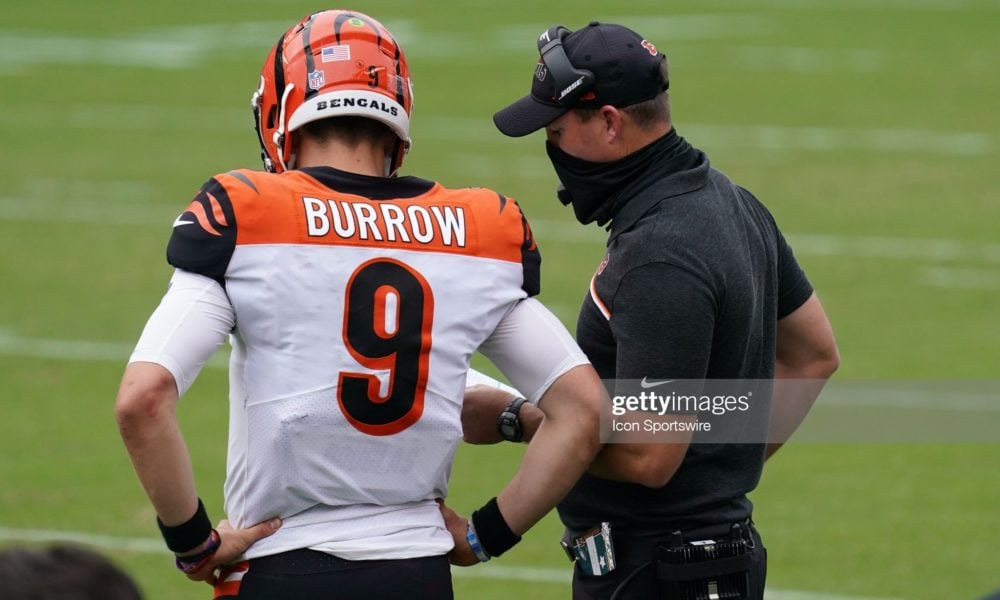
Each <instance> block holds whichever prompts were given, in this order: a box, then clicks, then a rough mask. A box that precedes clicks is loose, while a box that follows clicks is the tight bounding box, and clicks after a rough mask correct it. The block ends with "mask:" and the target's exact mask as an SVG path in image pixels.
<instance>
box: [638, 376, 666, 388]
mask: <svg viewBox="0 0 1000 600" xmlns="http://www.w3.org/2000/svg"><path fill="white" fill-rule="evenodd" d="M671 381H674V380H673V379H664V380H663V381H646V378H645V377H643V378H642V381H640V382H639V385H640V386H641V387H642V388H643V389H649V388H651V387H656V386H658V385H663V384H664V383H670V382H671Z"/></svg>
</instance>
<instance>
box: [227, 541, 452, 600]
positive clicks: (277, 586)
mask: <svg viewBox="0 0 1000 600" xmlns="http://www.w3.org/2000/svg"><path fill="white" fill-rule="evenodd" d="M215 598H216V599H217V600H221V599H229V598H232V599H238V600H275V599H279V598H280V599H281V600H299V599H301V600H318V599H327V598H329V599H334V598H336V599H337V600H340V599H345V600H353V599H355V598H358V599H361V600H382V599H386V600H389V599H396V598H426V599H428V600H452V599H453V598H454V593H453V592H452V587H451V567H450V565H449V564H448V557H447V556H444V555H442V556H428V557H423V558H407V559H401V560H344V559H342V558H338V557H336V556H333V555H331V554H326V553H324V552H316V551H314V550H292V551H291V552H283V553H281V554H275V555H273V556H265V557H262V558H254V559H250V560H249V561H243V562H241V563H237V564H233V565H229V566H227V567H225V568H223V569H222V571H221V572H220V573H219V580H218V582H217V583H216V585H215Z"/></svg>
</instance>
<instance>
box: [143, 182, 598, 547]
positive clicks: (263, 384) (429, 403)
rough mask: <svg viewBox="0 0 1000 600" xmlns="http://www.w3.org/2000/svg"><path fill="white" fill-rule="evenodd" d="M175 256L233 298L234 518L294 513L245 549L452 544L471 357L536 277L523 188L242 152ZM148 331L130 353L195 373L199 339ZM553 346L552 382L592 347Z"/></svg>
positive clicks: (178, 372) (202, 200)
mask: <svg viewBox="0 0 1000 600" xmlns="http://www.w3.org/2000/svg"><path fill="white" fill-rule="evenodd" d="M168 259H169V261H170V263H171V264H173V265H174V266H175V267H177V268H178V269H181V270H183V271H186V272H191V273H196V274H199V275H201V276H203V277H199V278H198V279H199V280H200V282H201V283H199V284H198V285H204V282H205V281H206V280H205V279H204V278H205V277H208V278H211V279H213V280H215V281H217V282H218V283H219V284H220V285H221V288H219V287H218V286H214V287H215V289H216V293H217V294H221V292H220V290H223V289H224V293H225V295H226V296H227V297H228V303H229V304H230V305H231V308H232V315H231V316H230V317H228V318H229V319H231V321H226V320H225V319H222V320H219V321H218V322H220V323H223V325H222V326H221V327H219V329H220V331H223V330H224V329H225V328H226V327H229V326H230V325H231V324H233V323H234V325H235V326H234V327H233V328H232V331H231V334H232V335H231V336H230V339H231V343H232V346H233V351H232V355H231V359H230V423H229V456H228V466H227V478H226V485H225V505H226V512H227V515H228V518H229V520H230V521H231V522H232V523H233V524H234V525H235V526H237V527H246V526H249V525H253V524H255V523H258V522H261V521H264V520H266V519H269V518H271V517H274V516H280V517H281V518H282V519H283V521H284V524H283V526H282V527H281V529H280V530H279V531H278V532H277V533H276V534H274V535H273V536H271V537H268V538H265V539H262V540H261V541H259V542H257V543H256V544H255V545H254V546H253V547H252V548H251V549H250V551H249V552H248V553H247V555H246V557H247V558H253V557H256V556H264V555H269V554H274V553H277V552H283V551H286V550H291V549H297V548H306V547H308V548H314V549H319V550H323V551H327V552H330V553H333V554H336V555H338V556H341V557H343V558H347V559H375V558H378V559H394V558H410V557H416V556H431V555H438V554H444V553H445V552H447V551H448V550H450V549H451V547H452V540H451V536H450V534H449V533H448V532H447V530H446V529H444V527H443V521H442V519H441V516H440V513H439V510H438V507H437V504H436V502H435V499H437V498H444V497H446V496H447V491H448V477H449V472H450V469H451V464H452V460H453V457H454V453H455V451H456V449H457V446H458V444H459V442H460V441H461V436H462V430H461V419H460V417H461V404H462V398H463V394H464V389H465V385H466V373H467V371H468V369H469V363H470V359H471V357H472V354H473V353H474V352H475V351H476V350H477V349H478V348H479V347H480V346H482V345H483V344H484V342H486V341H487V340H488V339H489V338H490V336H491V335H492V334H493V333H494V331H495V330H496V329H497V326H498V324H499V323H500V322H501V321H502V320H503V319H504V318H505V315H507V314H508V313H509V312H510V311H511V310H512V308H513V307H514V306H515V305H517V304H518V303H519V302H520V301H522V300H523V299H525V298H526V297H528V296H531V295H534V294H536V293H537V291H538V266H539V261H540V259H539V255H538V251H537V248H536V246H535V243H534V240H533V238H532V235H531V231H530V228H529V227H528V225H527V221H526V220H525V219H524V216H523V215H522V213H521V211H520V208H519V207H518V205H517V204H516V202H514V201H513V200H510V199H507V198H505V197H503V196H501V195H499V194H497V193H496V192H493V191H490V190H487V189H460V190H450V189H446V188H444V187H442V186H441V185H439V184H437V183H434V182H430V181H426V180H421V179H417V178H413V177H401V178H395V179H382V178H373V177H365V176H360V175H353V174H348V173H344V172H341V171H337V170H334V169H330V168H307V169H302V170H298V171H290V172H286V173H283V174H280V175H277V174H267V173H261V172H255V171H233V172H230V173H227V174H224V175H219V176H216V177H215V178H213V179H211V180H210V181H209V182H208V183H206V184H205V185H204V186H203V187H202V189H201V190H200V192H199V193H198V195H197V196H196V198H195V199H194V201H193V202H192V203H191V204H190V205H189V206H188V208H187V209H186V210H185V212H184V213H183V214H182V215H181V216H180V217H178V219H177V221H175V225H174V233H173V236H172V237H171V240H170V244H169V246H168ZM183 271H179V273H181V272H183ZM174 285H175V286H178V288H180V287H183V286H184V285H188V284H187V283H185V282H184V281H183V280H179V279H178V278H176V277H175V284H174ZM220 298H221V296H220ZM220 304H225V299H224V298H221V299H217V300H216V301H215V304H214V305H213V306H215V307H216V308H217V307H218V305H220ZM154 317H155V315H154ZM192 319H193V317H190V316H189V315H188V316H181V317H178V318H177V319H175V320H177V321H179V322H180V324H179V325H178V327H181V328H182V327H183V326H184V323H188V324H189V326H190V324H191V323H195V322H196V321H194V320H192ZM151 321H152V320H151ZM560 327H561V326H560ZM153 337H155V336H154V335H153V333H151V328H150V327H147V332H146V333H144V336H143V340H142V341H140V344H139V347H138V348H137V350H136V353H135V354H134V355H133V357H132V361H136V360H151V361H154V362H160V363H162V364H164V365H165V366H166V367H167V368H168V369H171V371H172V372H175V379H177V380H178V386H179V389H180V390H181V392H183V391H184V390H185V389H186V386H187V385H189V383H190V379H192V378H193V375H192V374H191V372H192V371H194V372H195V373H196V372H197V367H200V364H201V362H203V360H204V358H200V359H199V361H196V362H197V366H196V367H195V368H193V369H192V368H189V367H177V364H178V363H184V362H185V360H186V359H184V358H173V357H169V356H166V355H167V354H169V353H170V352H168V351H166V350H164V348H165V347H166V345H165V344H163V343H161V342H160V341H157V340H154V339H151V338H153ZM567 337H568V335H567ZM147 338H150V339H147ZM213 343H215V344H217V343H218V340H216V342H213ZM563 345H564V346H565V344H563ZM208 346H209V350H208V351H209V352H210V351H211V350H212V349H214V346H213V345H212V344H209V345H208ZM560 348H561V349H560V350H559V352H560V355H556V356H553V357H552V365H553V368H552V369H550V371H554V370H555V368H558V369H559V371H558V372H552V373H546V374H545V375H543V376H545V377H547V379H546V382H547V383H546V385H547V384H548V383H551V380H552V379H554V378H555V377H557V376H558V374H560V373H561V372H564V371H565V370H567V369H568V368H571V367H572V366H575V365H577V364H581V363H583V362H586V361H585V359H583V357H582V354H581V353H579V350H578V348H576V346H575V344H571V345H570V346H567V347H566V348H562V346H560ZM556 365H558V367H556ZM533 391H534V390H533ZM543 391H544V390H539V391H538V394H540V393H541V392H543ZM538 394H536V395H535V399H537V395H538Z"/></svg>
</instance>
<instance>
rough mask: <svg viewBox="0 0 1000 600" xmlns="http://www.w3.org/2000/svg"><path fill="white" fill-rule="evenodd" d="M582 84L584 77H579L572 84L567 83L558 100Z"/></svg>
mask: <svg viewBox="0 0 1000 600" xmlns="http://www.w3.org/2000/svg"><path fill="white" fill-rule="evenodd" d="M581 85H583V77H580V78H579V79H577V80H576V81H574V82H573V83H571V84H569V85H567V86H566V87H565V88H563V91H561V92H559V97H558V98H556V100H562V99H563V98H565V97H566V96H567V95H568V94H569V93H570V92H572V91H573V90H575V89H576V88H578V87H580V86H581Z"/></svg>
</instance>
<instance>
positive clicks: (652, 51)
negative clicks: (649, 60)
mask: <svg viewBox="0 0 1000 600" xmlns="http://www.w3.org/2000/svg"><path fill="white" fill-rule="evenodd" d="M642 47H643V48H645V49H646V52H649V53H650V54H652V55H653V56H656V46H654V45H652V44H650V43H649V42H647V41H646V40H642Z"/></svg>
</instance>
